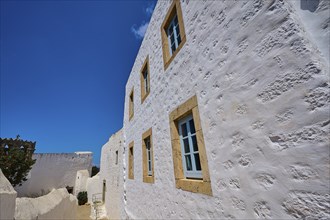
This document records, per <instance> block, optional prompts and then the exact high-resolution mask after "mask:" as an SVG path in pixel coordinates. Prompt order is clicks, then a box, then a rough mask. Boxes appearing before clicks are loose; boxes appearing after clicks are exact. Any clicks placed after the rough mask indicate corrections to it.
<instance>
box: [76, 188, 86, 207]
mask: <svg viewBox="0 0 330 220" xmlns="http://www.w3.org/2000/svg"><path fill="white" fill-rule="evenodd" d="M77 199H78V205H85V203H86V202H87V200H88V198H87V192H86V191H84V192H79V193H78V196H77Z"/></svg>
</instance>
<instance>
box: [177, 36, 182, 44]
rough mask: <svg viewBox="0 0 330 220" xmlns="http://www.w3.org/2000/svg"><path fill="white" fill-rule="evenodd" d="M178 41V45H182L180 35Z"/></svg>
mask: <svg viewBox="0 0 330 220" xmlns="http://www.w3.org/2000/svg"><path fill="white" fill-rule="evenodd" d="M176 39H177V41H178V45H179V44H180V43H181V37H180V34H179V35H178V37H177V38H176Z"/></svg>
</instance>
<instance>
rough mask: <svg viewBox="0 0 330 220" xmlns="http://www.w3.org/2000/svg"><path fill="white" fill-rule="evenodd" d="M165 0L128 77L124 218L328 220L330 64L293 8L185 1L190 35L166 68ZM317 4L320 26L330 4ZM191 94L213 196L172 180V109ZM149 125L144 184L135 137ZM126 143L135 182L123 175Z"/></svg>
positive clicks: (287, 4)
mask: <svg viewBox="0 0 330 220" xmlns="http://www.w3.org/2000/svg"><path fill="white" fill-rule="evenodd" d="M328 3H329V2H328V1H324V0H323V1H320V4H323V5H324V4H326V5H327V4H328ZM170 4H171V1H158V3H157V5H156V8H155V10H154V13H153V16H152V18H151V21H150V24H149V27H148V30H147V32H146V35H145V37H144V40H143V42H142V45H141V48H140V50H139V52H138V55H137V57H136V60H135V63H134V65H133V68H132V71H131V74H130V76H129V79H128V82H127V85H126V101H125V112H124V127H123V133H124V134H123V135H124V149H125V151H124V155H123V156H124V164H123V165H124V172H123V174H124V204H125V210H126V212H127V214H128V215H129V217H130V218H143V219H147V218H152V219H157V218H158V219H167V218H171V219H177V218H189V219H191V218H193V219H205V218H216V219H219V218H243V219H247V218H281V219H287V218H305V217H314V218H321V217H323V218H329V217H330V213H329V210H330V204H329V203H330V202H329V136H328V134H329V124H330V123H329V99H330V96H329V65H328V63H327V62H326V61H325V59H324V57H326V56H325V55H324V54H322V51H323V50H324V49H319V48H318V47H319V46H318V45H320V42H316V38H314V37H312V36H311V35H310V34H308V32H306V31H307V30H310V29H309V26H308V27H307V26H306V22H304V20H305V19H302V18H301V16H302V15H301V14H302V13H301V12H299V11H297V10H300V9H297V8H296V7H295V6H293V5H292V4H293V2H291V1H280V0H274V1H264V0H253V1H252V0H251V1H189V0H185V1H182V2H181V6H182V12H183V20H184V25H185V32H186V37H187V42H186V43H185V45H184V46H183V48H182V49H181V51H180V52H179V53H178V54H177V56H176V57H175V59H174V60H173V62H172V63H171V64H170V66H169V67H168V69H167V70H166V71H164V67H163V57H162V48H161V36H160V27H161V24H162V22H163V19H164V17H165V14H166V12H167V9H168V8H169V6H170ZM324 8H325V9H324ZM322 10H326V12H327V13H323V14H322V16H323V17H322V18H320V19H321V20H322V21H323V23H325V22H326V21H329V7H323V9H322ZM316 13H317V12H316ZM319 16H321V14H319ZM324 30H326V31H327V33H329V26H327V25H325V29H324ZM324 30H320V28H317V29H316V30H313V31H314V32H318V31H324ZM316 35H317V34H316ZM316 35H314V36H316ZM327 36H328V35H327ZM325 41H327V42H329V39H325ZM321 43H322V42H321ZM325 47H326V49H325V50H324V51H329V44H327V45H326V46H325ZM147 55H149V65H150V77H151V78H150V80H151V84H150V86H151V91H150V95H149V96H148V97H147V98H146V100H145V101H144V103H143V104H142V105H141V102H140V100H141V98H140V76H139V74H140V69H141V66H142V64H143V62H144V60H145V58H146V56H147ZM133 87H134V95H135V97H134V100H135V103H134V118H133V119H132V120H131V121H129V120H128V95H129V93H130V91H131V89H132V88H133ZM193 95H197V98H198V104H199V111H200V118H201V125H202V129H203V134H204V142H205V147H206V152H207V158H208V166H209V170H210V176H211V184H212V190H213V196H212V197H210V196H206V195H202V194H197V193H191V192H186V191H182V190H179V189H176V188H175V180H174V173H173V162H172V149H171V142H170V140H171V137H170V130H169V114H170V112H171V111H172V110H173V109H175V108H177V107H178V106H179V105H180V104H182V103H183V102H184V101H186V100H187V99H188V98H190V97H191V96H193ZM150 127H152V129H153V143H154V146H153V147H154V161H155V165H154V169H155V183H154V184H147V183H143V181H142V155H141V149H142V147H141V144H142V143H141V142H142V137H141V136H142V133H143V132H144V131H146V130H147V129H149V128H150ZM131 141H134V143H135V145H134V148H135V151H134V180H129V179H127V173H126V167H127V159H128V157H127V149H128V144H129V143H130V142H131Z"/></svg>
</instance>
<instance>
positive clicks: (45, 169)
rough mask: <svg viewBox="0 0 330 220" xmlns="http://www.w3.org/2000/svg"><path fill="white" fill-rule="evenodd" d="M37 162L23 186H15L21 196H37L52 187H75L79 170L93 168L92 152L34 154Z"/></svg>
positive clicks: (89, 170)
mask: <svg viewBox="0 0 330 220" xmlns="http://www.w3.org/2000/svg"><path fill="white" fill-rule="evenodd" d="M33 159H36V163H35V164H34V165H33V166H32V169H31V171H30V173H29V175H28V180H27V181H25V182H24V183H23V185H22V186H17V187H15V190H16V191H17V193H18V196H19V197H22V196H32V197H37V196H40V195H45V194H47V193H48V192H50V191H51V190H52V189H58V188H62V187H67V186H69V187H74V186H75V179H76V174H77V171H79V170H84V169H86V170H88V172H89V173H91V169H92V153H91V152H76V153H46V154H33Z"/></svg>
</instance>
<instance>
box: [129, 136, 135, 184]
mask: <svg viewBox="0 0 330 220" xmlns="http://www.w3.org/2000/svg"><path fill="white" fill-rule="evenodd" d="M128 179H134V141H132V142H131V143H130V144H129V145H128Z"/></svg>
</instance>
